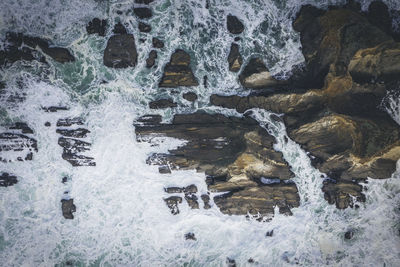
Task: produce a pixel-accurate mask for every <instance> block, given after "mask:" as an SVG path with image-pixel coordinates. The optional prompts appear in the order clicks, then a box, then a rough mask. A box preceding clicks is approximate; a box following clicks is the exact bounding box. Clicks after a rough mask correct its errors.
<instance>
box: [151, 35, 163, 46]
mask: <svg viewBox="0 0 400 267" xmlns="http://www.w3.org/2000/svg"><path fill="white" fill-rule="evenodd" d="M151 42H152V44H153V47H154V48H164V42H163V41H161V40H160V39H158V38H156V37H153V39H152V40H151Z"/></svg>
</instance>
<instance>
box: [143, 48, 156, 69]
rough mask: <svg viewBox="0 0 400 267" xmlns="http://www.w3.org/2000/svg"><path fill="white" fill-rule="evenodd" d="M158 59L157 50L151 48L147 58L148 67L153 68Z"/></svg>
mask: <svg viewBox="0 0 400 267" xmlns="http://www.w3.org/2000/svg"><path fill="white" fill-rule="evenodd" d="M156 59H157V51H155V50H151V51H150V53H149V57H148V58H147V59H146V67H147V68H151V67H153V66H154V64H155V63H156Z"/></svg>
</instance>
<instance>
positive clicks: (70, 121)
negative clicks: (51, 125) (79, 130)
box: [57, 117, 84, 127]
mask: <svg viewBox="0 0 400 267" xmlns="http://www.w3.org/2000/svg"><path fill="white" fill-rule="evenodd" d="M83 124H84V123H83V120H82V118H79V117H76V118H65V119H59V120H58V121H57V127H69V126H72V125H83Z"/></svg>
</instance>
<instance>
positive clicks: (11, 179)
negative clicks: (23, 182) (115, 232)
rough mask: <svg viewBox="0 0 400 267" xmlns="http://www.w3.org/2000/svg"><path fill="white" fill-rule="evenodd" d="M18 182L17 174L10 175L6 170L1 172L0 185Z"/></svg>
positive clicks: (10, 184) (4, 185)
mask: <svg viewBox="0 0 400 267" xmlns="http://www.w3.org/2000/svg"><path fill="white" fill-rule="evenodd" d="M16 183H18V179H17V176H14V175H10V174H8V173H6V172H2V173H1V175H0V187H7V186H12V185H14V184H16Z"/></svg>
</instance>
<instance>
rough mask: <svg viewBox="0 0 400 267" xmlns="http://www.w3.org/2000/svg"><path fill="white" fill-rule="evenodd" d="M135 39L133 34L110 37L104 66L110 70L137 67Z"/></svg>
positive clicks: (105, 51)
mask: <svg viewBox="0 0 400 267" xmlns="http://www.w3.org/2000/svg"><path fill="white" fill-rule="evenodd" d="M137 57H138V54H137V51H136V45H135V38H134V37H133V35H132V34H117V35H113V36H111V37H110V39H109V40H108V42H107V46H106V49H105V50H104V57H103V62H104V65H106V66H107V67H110V68H128V67H135V66H136V64H137Z"/></svg>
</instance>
